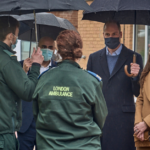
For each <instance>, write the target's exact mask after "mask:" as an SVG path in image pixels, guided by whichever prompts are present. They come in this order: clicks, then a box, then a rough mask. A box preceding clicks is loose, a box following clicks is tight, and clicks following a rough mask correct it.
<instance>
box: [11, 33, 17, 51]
mask: <svg viewBox="0 0 150 150" xmlns="http://www.w3.org/2000/svg"><path fill="white" fill-rule="evenodd" d="M13 35H14V34H13ZM14 36H15V37H16V43H15V44H12V45H11V48H12V49H15V48H16V45H17V43H18V37H17V36H16V35H14Z"/></svg>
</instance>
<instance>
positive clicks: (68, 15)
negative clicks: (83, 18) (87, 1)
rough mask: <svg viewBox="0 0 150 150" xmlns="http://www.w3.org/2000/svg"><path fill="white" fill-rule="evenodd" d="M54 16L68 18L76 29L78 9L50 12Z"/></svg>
mask: <svg viewBox="0 0 150 150" xmlns="http://www.w3.org/2000/svg"><path fill="white" fill-rule="evenodd" d="M52 13H53V14H54V15H55V16H57V17H60V18H64V19H67V20H69V21H70V22H71V23H72V24H73V25H74V26H75V27H76V29H78V11H60V12H52Z"/></svg>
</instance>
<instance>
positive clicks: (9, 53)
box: [3, 49, 16, 57]
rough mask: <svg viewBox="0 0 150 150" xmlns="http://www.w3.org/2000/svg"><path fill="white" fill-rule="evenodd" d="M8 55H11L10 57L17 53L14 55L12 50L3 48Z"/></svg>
mask: <svg viewBox="0 0 150 150" xmlns="http://www.w3.org/2000/svg"><path fill="white" fill-rule="evenodd" d="M3 51H4V52H5V53H6V54H7V55H9V56H10V57H11V56H16V55H14V54H13V53H12V52H10V51H8V50H5V49H4V50H3Z"/></svg>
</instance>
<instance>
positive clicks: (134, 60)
mask: <svg viewBox="0 0 150 150" xmlns="http://www.w3.org/2000/svg"><path fill="white" fill-rule="evenodd" d="M134 21H135V22H134V41H133V42H134V54H133V63H136V54H135V49H136V43H137V41H136V10H135V12H134Z"/></svg>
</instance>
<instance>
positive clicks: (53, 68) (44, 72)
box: [38, 67, 55, 79]
mask: <svg viewBox="0 0 150 150" xmlns="http://www.w3.org/2000/svg"><path fill="white" fill-rule="evenodd" d="M54 68H55V67H53V68H49V69H47V70H46V71H44V72H42V73H41V74H40V75H39V77H38V79H40V78H41V76H42V75H43V74H44V73H46V72H47V71H49V70H52V69H54Z"/></svg>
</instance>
